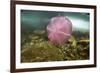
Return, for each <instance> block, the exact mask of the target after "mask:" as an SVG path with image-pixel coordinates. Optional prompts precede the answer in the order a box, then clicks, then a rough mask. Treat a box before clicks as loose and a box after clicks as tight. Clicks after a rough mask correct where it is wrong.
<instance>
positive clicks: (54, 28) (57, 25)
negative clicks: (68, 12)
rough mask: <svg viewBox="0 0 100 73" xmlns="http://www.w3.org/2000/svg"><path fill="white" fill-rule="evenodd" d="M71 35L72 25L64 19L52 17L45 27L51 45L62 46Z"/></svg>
mask: <svg viewBox="0 0 100 73" xmlns="http://www.w3.org/2000/svg"><path fill="white" fill-rule="evenodd" d="M71 33H72V23H71V21H70V20H69V19H68V18H66V17H63V16H56V17H53V18H51V20H50V22H49V24H48V25H47V35H48V39H49V41H50V42H52V43H53V44H63V43H64V42H66V41H67V40H68V39H69V38H70V36H71Z"/></svg>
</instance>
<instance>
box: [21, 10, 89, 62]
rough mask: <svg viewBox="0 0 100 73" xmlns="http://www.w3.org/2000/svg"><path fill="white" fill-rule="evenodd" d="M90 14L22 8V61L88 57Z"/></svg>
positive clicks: (84, 58) (85, 58)
mask: <svg viewBox="0 0 100 73" xmlns="http://www.w3.org/2000/svg"><path fill="white" fill-rule="evenodd" d="M89 30H90V14H89V13H84V12H61V11H39V10H21V49H20V50H21V63H31V62H50V61H72V60H87V59H89V49H90V46H89V43H90V41H89Z"/></svg>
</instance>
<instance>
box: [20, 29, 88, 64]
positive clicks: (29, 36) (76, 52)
mask: <svg viewBox="0 0 100 73" xmlns="http://www.w3.org/2000/svg"><path fill="white" fill-rule="evenodd" d="M84 34H85V33H84ZM46 35H47V34H46V32H45V31H44V30H41V31H36V30H35V31H32V32H27V33H22V36H21V62H23V63H26V62H48V61H70V60H85V59H89V37H87V36H81V37H78V38H76V37H77V36H76V35H75V33H74V34H73V35H72V36H71V37H70V39H69V40H68V41H67V42H65V43H64V44H61V45H55V44H52V43H51V42H50V41H49V40H48V38H47V36H46ZM86 35H87V34H86Z"/></svg>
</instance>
